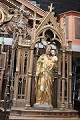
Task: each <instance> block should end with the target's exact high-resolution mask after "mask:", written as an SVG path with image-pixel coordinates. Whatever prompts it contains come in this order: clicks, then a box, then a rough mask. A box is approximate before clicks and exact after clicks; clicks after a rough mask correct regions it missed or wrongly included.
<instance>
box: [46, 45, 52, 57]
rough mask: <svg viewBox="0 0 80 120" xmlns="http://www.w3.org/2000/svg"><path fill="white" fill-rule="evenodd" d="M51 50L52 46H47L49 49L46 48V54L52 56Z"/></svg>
mask: <svg viewBox="0 0 80 120" xmlns="http://www.w3.org/2000/svg"><path fill="white" fill-rule="evenodd" d="M51 50H52V47H51V45H47V47H46V54H47V55H50V54H51Z"/></svg>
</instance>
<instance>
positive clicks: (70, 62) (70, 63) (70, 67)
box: [69, 51, 72, 108]
mask: <svg viewBox="0 0 80 120" xmlns="http://www.w3.org/2000/svg"><path fill="white" fill-rule="evenodd" d="M69 108H72V53H71V51H70V52H69Z"/></svg>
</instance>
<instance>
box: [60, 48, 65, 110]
mask: <svg viewBox="0 0 80 120" xmlns="http://www.w3.org/2000/svg"><path fill="white" fill-rule="evenodd" d="M64 107H65V50H64V49H63V61H62V99H61V108H64Z"/></svg>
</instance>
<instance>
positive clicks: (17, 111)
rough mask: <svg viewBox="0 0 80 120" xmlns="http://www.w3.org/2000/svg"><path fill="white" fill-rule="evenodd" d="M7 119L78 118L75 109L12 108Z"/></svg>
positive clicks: (45, 119) (50, 119)
mask: <svg viewBox="0 0 80 120" xmlns="http://www.w3.org/2000/svg"><path fill="white" fill-rule="evenodd" d="M9 120H80V118H79V114H78V112H77V111H75V110H65V111H63V110H51V111H50V110H35V109H29V110H25V109H22V108H13V109H12V110H11V113H10V116H9Z"/></svg>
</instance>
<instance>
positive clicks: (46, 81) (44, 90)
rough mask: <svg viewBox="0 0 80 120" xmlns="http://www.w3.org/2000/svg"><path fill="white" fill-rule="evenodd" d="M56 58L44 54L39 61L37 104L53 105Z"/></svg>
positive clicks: (37, 70) (37, 69)
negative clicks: (52, 89)
mask: <svg viewBox="0 0 80 120" xmlns="http://www.w3.org/2000/svg"><path fill="white" fill-rule="evenodd" d="M56 61H57V57H56V56H53V57H52V56H47V55H46V54H43V55H41V56H40V57H39V59H38V61H37V68H36V80H35V82H36V103H39V104H46V103H47V104H48V105H51V103H52V102H51V92H52V91H51V88H52V81H53V80H54V76H53V71H54V68H55V67H56Z"/></svg>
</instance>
